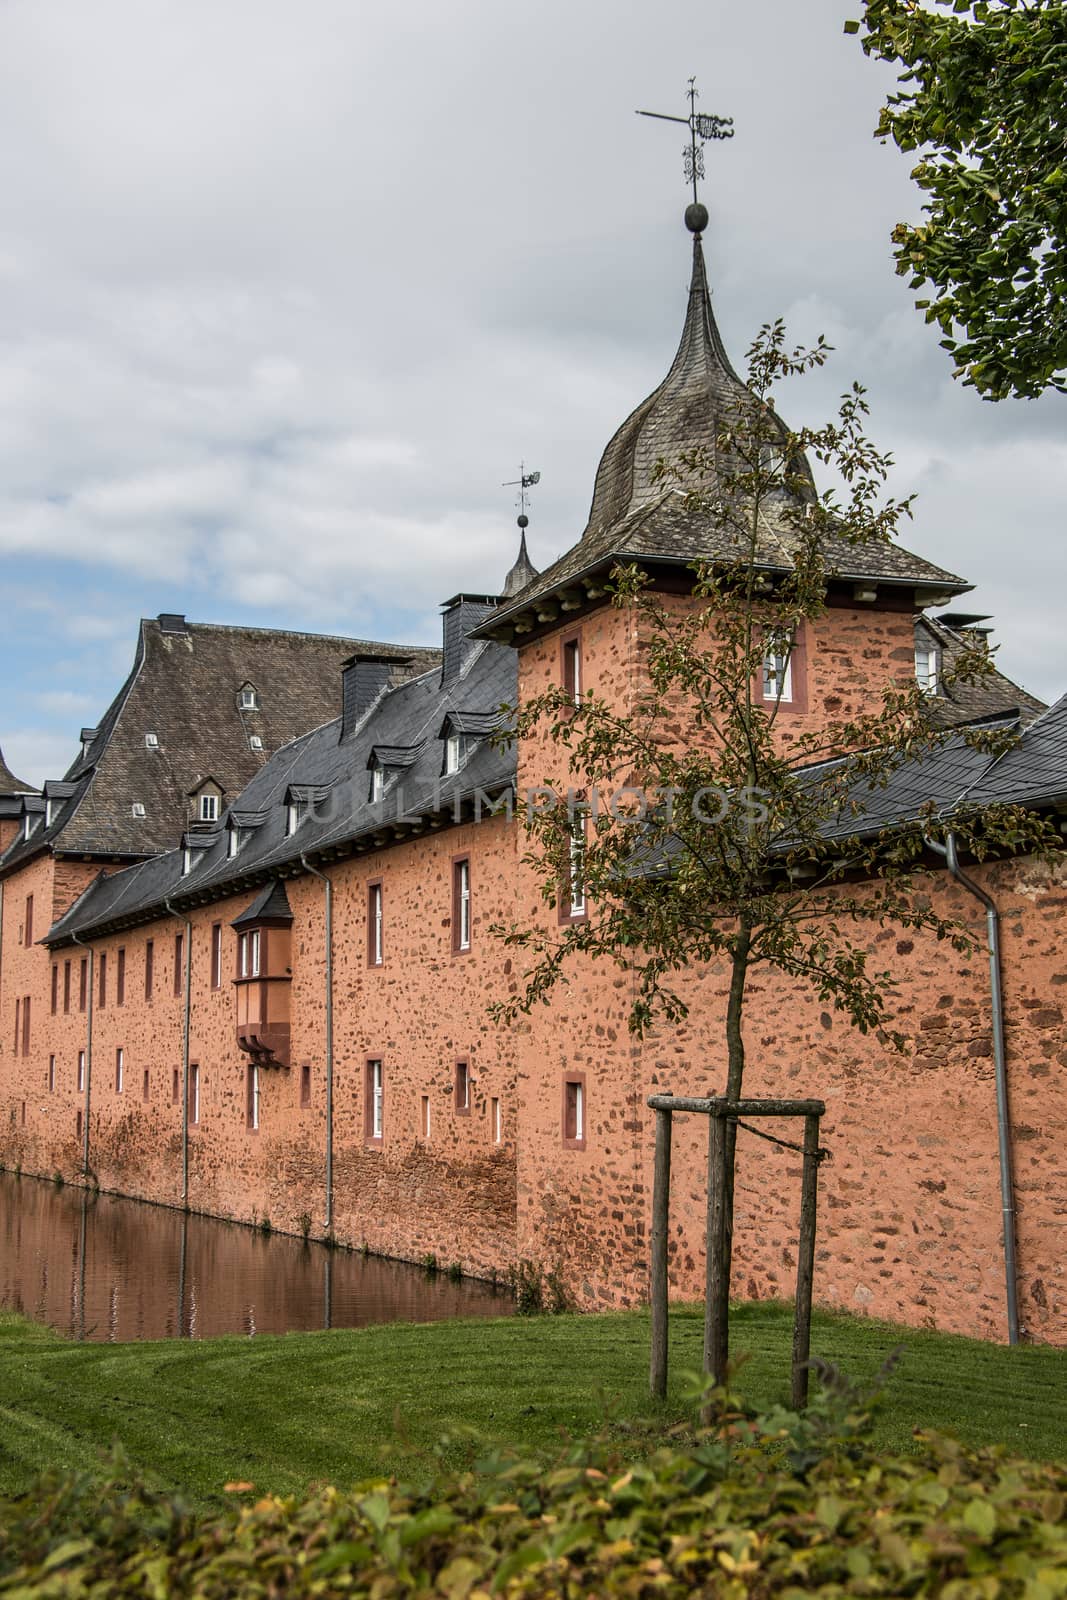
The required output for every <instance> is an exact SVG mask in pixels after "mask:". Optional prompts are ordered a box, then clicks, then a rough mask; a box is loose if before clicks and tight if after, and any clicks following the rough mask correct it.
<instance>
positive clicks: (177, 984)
mask: <svg viewBox="0 0 1067 1600" xmlns="http://www.w3.org/2000/svg"><path fill="white" fill-rule="evenodd" d="M184 955H185V935H184V933H176V934H175V935H174V993H175V994H181V992H182V989H183V987H184V981H185V973H184V971H183V970H182V969H183V967H184V962H183V959H182V958H183V956H184Z"/></svg>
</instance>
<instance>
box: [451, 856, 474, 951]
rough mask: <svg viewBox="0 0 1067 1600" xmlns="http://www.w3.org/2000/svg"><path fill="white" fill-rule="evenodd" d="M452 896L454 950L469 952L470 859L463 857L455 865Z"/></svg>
mask: <svg viewBox="0 0 1067 1600" xmlns="http://www.w3.org/2000/svg"><path fill="white" fill-rule="evenodd" d="M454 870H455V880H454V890H453V892H454V894H455V905H454V906H453V908H452V915H453V917H454V918H455V928H456V949H457V950H469V949H470V947H471V864H470V859H469V857H467V856H464V857H463V858H462V859H461V860H459V861H457V862H456V865H455V869H454Z"/></svg>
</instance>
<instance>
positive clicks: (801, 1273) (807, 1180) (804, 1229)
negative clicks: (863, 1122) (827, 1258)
mask: <svg viewBox="0 0 1067 1600" xmlns="http://www.w3.org/2000/svg"><path fill="white" fill-rule="evenodd" d="M818 1190H819V1119H818V1117H817V1116H807V1117H805V1118H804V1170H803V1175H802V1177H801V1182H800V1239H799V1242H798V1248H797V1295H796V1306H795V1310H794V1312H793V1409H794V1410H795V1411H803V1409H804V1407H805V1406H806V1405H807V1403H808V1357H809V1355H810V1353H811V1288H812V1278H813V1276H814V1273H815V1214H816V1203H817V1200H818Z"/></svg>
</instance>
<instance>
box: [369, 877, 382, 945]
mask: <svg viewBox="0 0 1067 1600" xmlns="http://www.w3.org/2000/svg"><path fill="white" fill-rule="evenodd" d="M384 960H385V895H384V891H383V887H382V880H381V879H380V878H375V879H374V881H373V882H372V883H368V885H367V965H368V967H380V966H381V965H382V963H383V962H384Z"/></svg>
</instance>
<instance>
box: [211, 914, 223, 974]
mask: <svg viewBox="0 0 1067 1600" xmlns="http://www.w3.org/2000/svg"><path fill="white" fill-rule="evenodd" d="M211 987H212V988H213V989H221V988H222V923H221V922H213V923H212V924H211Z"/></svg>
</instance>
